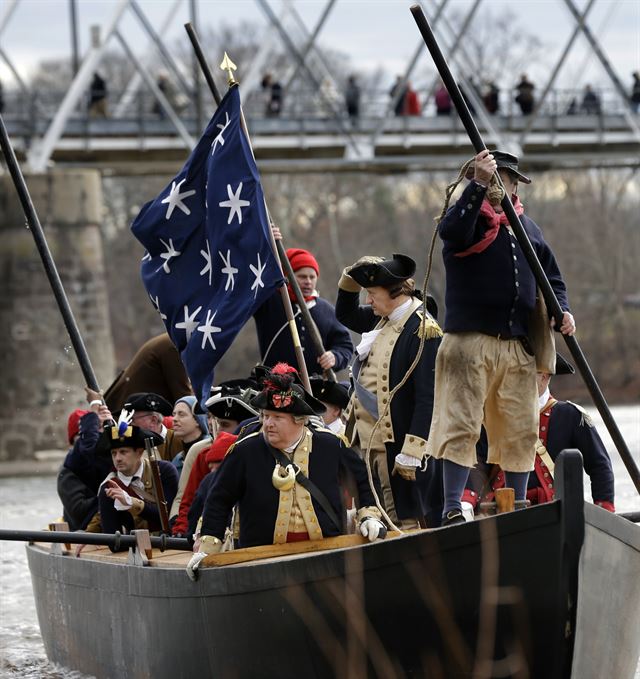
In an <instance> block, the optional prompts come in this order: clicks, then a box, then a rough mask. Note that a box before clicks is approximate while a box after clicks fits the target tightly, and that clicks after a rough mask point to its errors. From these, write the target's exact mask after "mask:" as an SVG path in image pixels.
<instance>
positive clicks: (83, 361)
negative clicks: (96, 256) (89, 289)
mask: <svg viewBox="0 0 640 679" xmlns="http://www.w3.org/2000/svg"><path fill="white" fill-rule="evenodd" d="M0 147H2V153H3V154H4V157H5V159H6V162H7V167H8V168H9V172H10V173H11V179H12V180H13V185H14V186H15V189H16V192H17V194H18V198H19V199H20V203H21V204H22V210H23V212H24V215H25V217H26V219H27V223H28V225H29V230H30V231H31V234H32V235H33V239H34V241H35V243H36V248H37V249H38V253H39V254H40V259H41V260H42V264H43V266H44V271H45V273H46V275H47V278H48V279H49V284H50V285H51V289H52V291H53V295H54V297H55V298H56V302H57V303H58V309H59V310H60V313H61V314H62V320H63V321H64V324H65V327H66V328H67V332H68V333H69V338H70V339H71V344H72V346H73V349H74V351H75V354H76V357H77V359H78V363H79V365H80V369H81V370H82V374H83V375H84V379H85V382H86V384H87V386H88V387H89V389H91V390H93V391H100V387H99V386H98V381H97V379H96V375H95V372H94V370H93V366H92V365H91V359H90V358H89V354H88V353H87V349H86V347H85V345H84V341H83V339H82V336H81V335H80V331H79V330H78V324H77V323H76V319H75V317H74V315H73V311H72V310H71V306H70V305H69V299H68V298H67V295H66V293H65V290H64V287H63V286H62V281H61V280H60V275H59V274H58V269H57V268H56V263H55V262H54V261H53V257H52V255H51V250H49V245H48V243H47V239H46V237H45V235H44V231H43V229H42V225H41V224H40V219H39V218H38V214H37V212H36V208H35V206H34V204H33V201H32V199H31V195H30V194H29V189H28V188H27V184H26V182H25V180H24V176H23V174H22V171H21V170H20V165H19V164H18V159H17V158H16V154H15V153H14V151H13V147H12V146H11V142H10V140H9V135H8V133H7V128H6V127H5V124H4V120H3V118H2V116H1V115H0Z"/></svg>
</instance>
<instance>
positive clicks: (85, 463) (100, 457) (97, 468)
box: [64, 412, 113, 495]
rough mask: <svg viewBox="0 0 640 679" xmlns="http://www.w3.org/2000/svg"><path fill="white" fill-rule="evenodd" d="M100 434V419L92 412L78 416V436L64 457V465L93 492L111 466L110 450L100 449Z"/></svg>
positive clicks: (96, 491)
mask: <svg viewBox="0 0 640 679" xmlns="http://www.w3.org/2000/svg"><path fill="white" fill-rule="evenodd" d="M101 434H102V429H101V427H100V420H99V419H98V416H97V415H96V413H94V412H88V413H86V414H85V415H83V416H82V417H81V418H80V431H79V435H78V438H77V439H76V441H75V443H74V444H73V447H72V448H71V450H70V451H69V452H68V453H67V456H66V457H65V459H64V466H65V467H66V468H67V469H69V470H71V471H72V472H73V473H74V474H75V475H76V476H77V477H78V478H79V479H80V480H81V481H82V482H83V483H85V484H86V486H87V487H88V488H89V490H91V491H92V492H93V493H94V494H96V495H97V493H98V488H99V486H100V484H101V483H102V482H103V481H104V479H105V477H106V476H107V474H108V473H109V472H110V471H111V469H112V468H113V464H112V462H111V451H110V450H108V449H106V448H105V449H104V450H102V449H100V448H99V447H98V440H99V438H100V435H101Z"/></svg>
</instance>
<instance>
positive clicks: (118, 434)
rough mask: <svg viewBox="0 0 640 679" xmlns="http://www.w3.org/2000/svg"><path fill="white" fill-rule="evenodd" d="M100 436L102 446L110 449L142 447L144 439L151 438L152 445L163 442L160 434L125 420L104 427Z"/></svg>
mask: <svg viewBox="0 0 640 679" xmlns="http://www.w3.org/2000/svg"><path fill="white" fill-rule="evenodd" d="M100 438H101V439H102V442H101V443H102V444H104V447H106V448H107V449H111V450H113V449H114V448H144V447H145V440H146V439H151V440H152V441H151V442H152V445H154V446H160V445H162V444H163V443H164V440H163V438H162V436H160V434H156V433H155V432H153V431H149V430H148V429H142V427H136V426H135V424H128V423H127V422H120V423H118V424H115V425H113V426H111V427H105V428H104V430H103V432H102V434H101V437H100ZM102 447H103V446H101V448H102Z"/></svg>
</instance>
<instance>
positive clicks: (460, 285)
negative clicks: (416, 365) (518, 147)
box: [438, 181, 569, 338]
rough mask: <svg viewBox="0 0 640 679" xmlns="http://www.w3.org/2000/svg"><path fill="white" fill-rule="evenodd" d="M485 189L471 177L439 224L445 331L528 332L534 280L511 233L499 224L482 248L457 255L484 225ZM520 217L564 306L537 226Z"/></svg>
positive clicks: (553, 263) (565, 304) (563, 295)
mask: <svg viewBox="0 0 640 679" xmlns="http://www.w3.org/2000/svg"><path fill="white" fill-rule="evenodd" d="M485 193H486V189H485V188H484V187H483V186H481V185H480V184H477V183H476V182H475V181H471V182H469V184H468V185H467V187H466V188H465V190H464V191H463V192H462V194H461V196H460V198H459V199H458V201H457V202H456V204H455V205H454V206H453V207H452V208H451V209H450V210H449V211H448V212H447V214H446V215H445V217H444V218H443V219H442V221H441V222H440V224H439V225H438V232H439V234H440V237H441V238H442V240H443V242H444V247H443V250H442V257H443V259H444V264H445V272H446V293H445V305H446V314H445V322H444V331H445V332H480V333H483V334H485V335H493V336H494V337H495V336H497V335H500V336H501V337H504V338H508V337H526V336H527V335H528V321H529V316H530V314H531V312H532V311H533V309H534V306H535V299H536V280H535V278H534V276H533V272H532V271H531V269H530V267H529V264H528V263H527V261H526V259H525V257H524V253H523V251H522V248H521V247H520V244H519V243H518V241H517V239H516V238H515V236H514V235H513V233H511V231H510V230H509V229H508V228H506V227H501V228H500V230H499V231H498V235H497V237H496V239H495V240H494V241H493V243H491V244H490V245H489V247H487V248H486V250H484V251H483V252H479V253H475V254H472V255H469V256H467V257H457V256H456V255H457V254H459V253H461V252H463V251H464V250H466V249H467V248H469V247H471V246H472V245H474V244H475V243H477V242H479V241H480V240H481V239H482V238H483V236H484V234H485V232H486V230H487V228H488V224H487V221H486V220H485V218H484V217H483V216H482V215H480V206H481V205H482V201H483V200H484V197H485ZM520 221H521V222H522V226H523V227H524V229H525V231H526V232H527V235H528V237H529V240H530V241H531V245H532V246H533V248H534V250H535V252H536V255H537V256H538V259H539V260H540V264H541V265H542V268H543V269H544V272H545V274H546V275H547V278H548V279H549V283H550V284H551V287H552V288H553V291H554V292H555V294H556V297H557V298H558V302H559V303H560V307H561V308H562V309H563V311H568V310H569V301H568V299H567V289H566V286H565V283H564V281H563V279H562V275H561V273H560V269H559V267H558V264H557V262H556V259H555V256H554V254H553V252H552V251H551V248H550V247H549V246H548V245H547V243H546V242H545V240H544V237H543V235H542V232H541V231H540V227H539V226H538V225H537V224H536V223H535V222H534V221H533V220H531V219H529V217H527V216H526V215H524V214H523V215H521V216H520Z"/></svg>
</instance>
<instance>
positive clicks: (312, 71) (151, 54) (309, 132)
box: [0, 0, 640, 174]
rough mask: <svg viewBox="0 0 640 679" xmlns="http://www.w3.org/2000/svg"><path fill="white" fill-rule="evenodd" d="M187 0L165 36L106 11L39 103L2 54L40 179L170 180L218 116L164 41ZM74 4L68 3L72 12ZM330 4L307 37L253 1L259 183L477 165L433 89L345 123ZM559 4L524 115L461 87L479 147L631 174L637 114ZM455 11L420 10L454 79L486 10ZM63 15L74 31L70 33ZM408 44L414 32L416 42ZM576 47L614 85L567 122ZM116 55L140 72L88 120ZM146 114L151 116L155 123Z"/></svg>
mask: <svg viewBox="0 0 640 679" xmlns="http://www.w3.org/2000/svg"><path fill="white" fill-rule="evenodd" d="M186 1H187V0H173V1H172V2H167V14H166V16H165V18H164V21H163V22H162V24H161V25H160V26H158V27H154V26H153V25H152V24H151V23H150V21H149V20H148V18H147V17H146V15H145V14H144V12H143V10H142V8H141V7H140V5H139V4H138V2H137V0H114V2H113V7H112V15H111V17H110V19H109V21H108V22H106V23H105V25H104V26H101V27H100V31H99V33H100V35H101V36H102V38H98V37H97V35H98V32H97V31H96V32H95V38H94V41H93V45H92V47H91V48H90V49H89V51H88V52H87V53H86V54H85V55H84V56H83V57H82V58H80V55H78V54H77V53H75V54H74V55H73V59H74V64H75V68H74V72H75V76H74V78H73V82H72V83H71V85H70V87H69V88H68V89H67V90H66V91H64V92H49V93H44V94H43V93H38V94H37V95H36V94H35V93H34V92H32V91H31V90H30V88H29V87H28V86H27V84H26V83H24V82H23V81H22V80H21V78H20V76H19V74H18V70H17V69H16V68H15V65H14V63H13V61H12V58H11V55H10V54H8V53H7V52H6V51H5V50H3V49H2V48H0V59H1V60H3V61H4V62H5V64H6V65H7V66H8V67H9V69H10V70H11V71H12V73H13V74H14V76H15V78H16V82H17V85H18V87H17V89H16V90H15V94H14V96H11V97H10V96H5V99H6V102H5V112H4V114H3V115H4V118H5V122H6V124H7V127H8V130H9V133H10V135H11V137H12V140H13V142H14V144H15V146H16V149H17V151H18V153H19V154H20V155H22V158H23V159H24V160H25V161H26V163H27V164H28V166H29V168H30V169H31V171H34V172H42V171H44V170H45V169H46V168H47V167H48V165H49V164H50V163H51V162H54V163H57V164H63V165H81V166H83V167H91V166H95V167H98V168H101V169H103V170H105V171H109V172H114V173H118V174H122V173H124V174H127V173H131V174H135V173H139V174H142V173H143V174H149V173H156V172H171V171H173V170H175V168H176V166H177V165H178V164H179V163H181V162H182V161H183V160H184V158H185V156H186V153H187V151H188V150H189V149H191V148H192V147H193V145H194V143H195V140H196V139H197V138H198V136H199V134H200V131H201V130H202V129H203V127H204V124H205V123H206V121H207V119H208V117H209V115H210V114H211V113H212V111H213V101H212V99H211V96H210V94H209V93H208V92H207V91H206V89H205V88H204V85H203V83H202V79H201V76H200V74H199V73H198V71H197V68H194V69H193V70H191V71H190V70H189V69H190V65H189V64H187V65H186V66H185V65H184V64H181V63H179V61H178V60H176V59H175V58H174V57H173V56H172V55H171V53H170V50H169V48H168V46H167V45H166V44H165V43H164V41H163V38H162V35H163V33H164V32H166V30H167V28H168V27H169V26H170V25H171V24H172V22H173V21H174V19H175V15H176V12H177V11H178V9H179V8H180V6H181V4H182V3H183V2H186ZM19 2H20V0H5V3H4V6H3V9H2V10H1V11H0V38H1V36H2V34H3V32H5V31H10V30H11V18H12V15H13V13H14V10H15V9H16V7H17V6H18V4H19ZM75 2H76V0H70V6H71V7H72V10H73V8H74V5H75ZM336 2H337V0H327V2H326V4H325V7H324V10H323V12H322V13H321V14H320V17H319V19H318V21H317V23H316V25H315V26H312V27H307V26H305V25H304V22H303V21H302V19H301V18H300V16H299V15H298V14H297V12H296V9H295V4H294V3H293V2H292V1H288V2H287V1H285V2H284V3H283V5H282V10H281V11H280V14H279V15H277V14H276V13H275V11H274V9H273V8H272V6H271V5H270V4H269V1H268V0H256V3H257V5H258V6H259V7H260V9H261V10H262V12H263V13H264V15H265V16H266V18H267V20H268V21H267V28H266V31H265V35H264V36H262V38H261V40H260V41H259V44H260V48H259V49H258V51H257V53H256V54H255V56H254V58H253V61H252V63H251V66H250V68H249V69H248V71H247V72H246V73H244V74H243V75H242V76H241V78H240V79H241V90H242V92H243V97H244V99H245V109H246V113H247V119H248V125H249V129H250V132H251V136H252V142H253V146H254V149H255V152H256V156H257V158H258V162H259V166H260V168H261V170H262V171H263V172H322V171H332V172H339V171H368V172H382V173H387V172H405V171H410V170H440V169H442V170H450V169H451V168H453V167H458V166H459V165H460V164H461V163H462V161H463V160H464V159H466V158H468V157H469V156H470V155H471V154H472V150H471V146H470V144H469V141H468V138H467V135H466V133H465V132H464V129H463V128H462V126H461V124H460V123H459V121H458V119H457V117H456V116H455V115H451V116H435V115H433V113H432V110H431V108H430V107H431V106H432V104H431V102H432V99H433V92H434V90H435V87H436V82H435V80H434V82H432V83H431V84H430V85H428V86H427V87H426V88H424V89H423V90H422V91H421V92H420V93H419V94H420V99H421V100H422V101H423V102H427V103H428V106H427V107H426V109H425V110H424V111H423V115H421V116H394V115H393V111H394V107H395V104H396V103H397V100H394V98H393V97H390V96H389V94H388V92H380V91H378V92H363V93H362V105H361V115H360V116H359V118H358V119H357V121H353V122H352V121H350V120H349V119H348V117H347V116H346V114H345V111H344V103H343V96H342V94H340V92H341V91H342V88H343V83H342V82H341V81H340V80H339V79H337V78H336V77H335V76H334V74H333V73H332V71H331V69H330V68H329V66H328V65H327V63H326V60H325V59H324V57H323V54H322V51H321V50H320V49H319V48H318V39H319V36H320V35H321V32H322V28H323V26H324V25H325V23H326V20H327V18H328V17H329V15H330V14H331V12H332V10H333V9H334V6H335V4H336ZM558 2H562V3H563V4H564V5H565V6H566V7H567V8H568V10H569V12H570V13H571V15H572V16H573V19H574V23H575V26H574V28H573V31H572V33H571V35H570V37H569V39H568V40H567V43H566V44H565V46H564V49H563V51H562V54H561V56H560V57H559V59H558V60H557V62H556V64H555V66H554V68H553V69H552V70H551V71H550V73H549V77H548V80H547V82H546V83H545V84H544V86H543V87H542V88H541V89H540V93H539V94H538V95H537V99H536V106H535V108H534V110H533V112H532V113H531V114H530V115H527V116H522V115H521V114H520V113H519V112H516V111H515V110H514V108H513V93H512V92H506V93H503V95H505V94H506V96H504V101H503V103H502V108H501V114H499V115H489V113H488V112H487V111H486V109H485V107H484V105H483V103H482V101H481V98H480V96H479V95H478V94H477V92H476V89H475V88H474V86H473V83H470V82H467V81H466V80H465V79H464V78H461V79H460V84H461V86H462V87H463V88H464V91H465V93H466V95H467V96H468V99H469V102H470V105H471V106H472V107H473V108H474V109H475V112H476V120H477V123H478V127H479V128H480V130H481V132H482V134H483V137H484V139H485V142H486V143H487V145H488V146H490V147H500V148H505V149H509V150H512V151H513V152H515V153H518V154H524V157H525V159H526V166H527V167H528V168H535V169H551V168H589V167H607V166H611V167H631V168H633V169H634V170H635V169H637V167H638V166H639V165H640V117H639V116H638V114H637V113H636V112H634V110H633V106H632V104H631V102H630V101H629V97H628V93H627V91H626V90H625V87H624V86H623V84H622V82H621V80H620V78H619V77H618V75H617V74H616V73H615V71H614V69H613V68H612V66H611V64H610V62H609V60H608V58H607V56H606V54H605V53H604V51H603V50H602V48H601V46H600V45H599V43H598V41H597V39H596V38H595V37H594V35H593V33H592V32H591V31H590V29H589V25H588V15H589V12H590V10H591V9H592V7H593V5H594V4H595V3H596V0H588V1H587V3H586V5H585V6H584V8H583V9H582V10H581V11H579V10H578V9H577V7H576V5H575V3H574V0H558ZM449 3H450V0H438V1H437V2H436V1H435V0H434V1H433V2H431V3H430V4H429V5H428V6H427V4H426V3H425V6H424V10H425V13H426V14H427V16H428V18H429V20H430V22H431V23H432V26H433V27H434V30H435V31H436V34H437V35H438V38H439V40H441V45H442V47H443V52H444V53H445V56H446V57H447V58H448V60H449V61H450V63H451V64H452V65H453V67H454V70H456V72H459V73H465V72H469V67H468V64H469V59H470V57H469V55H468V54H467V53H466V51H465V46H464V44H465V41H464V37H465V35H466V34H467V32H468V31H469V27H470V25H471V21H472V19H473V16H474V15H475V14H476V12H477V11H478V9H479V7H480V5H481V3H482V0H474V2H473V3H472V4H471V6H470V8H469V10H468V12H467V14H466V16H465V17H463V18H462V19H461V20H460V19H458V21H457V22H456V25H455V26H454V25H452V23H451V22H450V21H449V20H448V19H447V13H446V9H447V6H448V4H449ZM189 6H190V12H191V17H192V23H193V24H194V25H197V11H198V9H197V1H196V0H190V1H189ZM127 13H131V14H133V16H135V17H136V19H137V20H138V21H139V22H140V25H141V27H142V28H143V29H144V32H145V33H146V35H147V37H148V41H149V45H148V49H147V51H146V53H145V54H144V55H143V56H138V54H137V52H136V51H134V50H133V49H132V46H131V45H129V44H128V43H127V41H126V40H125V39H124V37H123V36H122V34H121V32H120V30H119V25H120V23H121V21H122V19H123V16H125V14H127ZM74 16H75V15H74V12H73V11H72V12H71V13H70V17H71V22H72V25H71V29H72V30H71V32H72V34H73V33H74V31H75V30H76V27H75V23H74V22H75V19H74ZM416 34H417V33H416ZM579 36H582V37H584V38H585V39H586V40H587V42H588V43H589V45H590V48H591V50H592V51H593V55H594V56H595V57H596V58H597V59H598V60H599V61H600V63H601V65H602V67H603V68H604V71H605V72H606V74H607V76H608V79H609V82H610V86H609V87H608V88H607V89H606V91H603V92H601V108H600V110H599V111H598V112H597V113H595V114H591V115H586V114H585V113H583V112H581V111H580V110H578V111H577V114H573V115H569V114H568V110H569V108H570V107H569V102H570V101H571V100H572V99H575V98H576V97H578V96H579V95H578V93H577V91H574V92H570V91H561V90H558V89H557V88H556V87H555V82H556V79H557V76H558V74H559V72H560V70H561V68H562V66H563V65H564V64H565V62H566V60H567V57H568V55H569V54H570V52H571V50H572V48H573V46H574V43H575V41H576V39H577V38H578V37H579ZM416 42H417V47H416V50H415V52H414V54H413V55H412V57H411V59H410V60H409V63H408V64H407V66H406V69H405V71H404V73H403V75H402V80H403V81H404V82H408V81H409V79H410V78H411V75H412V73H413V72H414V70H415V67H416V64H417V63H418V60H419V58H420V56H421V55H423V54H424V53H425V51H426V49H425V48H424V45H423V44H422V43H421V41H419V40H418V39H417V38H416ZM114 43H117V44H119V46H120V48H121V49H122V51H123V52H124V54H125V55H126V56H127V57H128V59H129V61H130V62H131V64H133V66H134V67H135V75H134V76H133V77H132V79H131V81H130V82H129V83H128V85H127V87H126V88H125V89H124V90H123V91H122V92H117V93H114V92H110V93H109V100H110V101H109V108H110V111H109V117H105V118H90V117H89V116H88V115H87V111H86V103H85V98H86V93H87V90H88V88H89V84H90V81H91V78H92V77H93V73H94V72H96V71H97V70H98V69H99V67H100V63H101V61H102V59H103V58H104V57H105V55H106V53H107V48H108V47H113V44H114ZM283 51H284V52H285V53H286V54H287V55H288V57H289V60H290V64H291V65H290V67H289V71H288V72H287V73H285V74H284V77H283V78H282V83H283V89H284V92H285V97H284V102H285V105H284V108H283V111H282V113H281V115H279V116H277V117H265V115H264V111H263V103H262V99H261V97H260V94H259V90H260V87H259V82H260V77H261V75H262V73H263V72H264V71H265V70H266V65H267V64H269V63H270V56H271V55H272V54H274V53H275V52H279V53H280V54H281V53H282V52H283ZM158 63H160V64H161V65H162V66H163V68H165V69H166V70H167V72H168V73H169V74H170V77H171V79H172V81H173V83H174V85H175V87H176V89H177V90H178V91H180V92H181V93H182V96H183V99H184V101H187V102H188V105H187V106H186V107H184V108H182V109H178V107H177V106H176V105H175V103H174V101H172V100H171V98H170V97H168V96H166V95H165V93H163V91H162V90H161V89H160V88H159V87H158V83H157V80H156V78H155V76H154V75H153V69H154V68H155V67H156V66H157V65H158ZM154 110H155V113H152V111H154Z"/></svg>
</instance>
